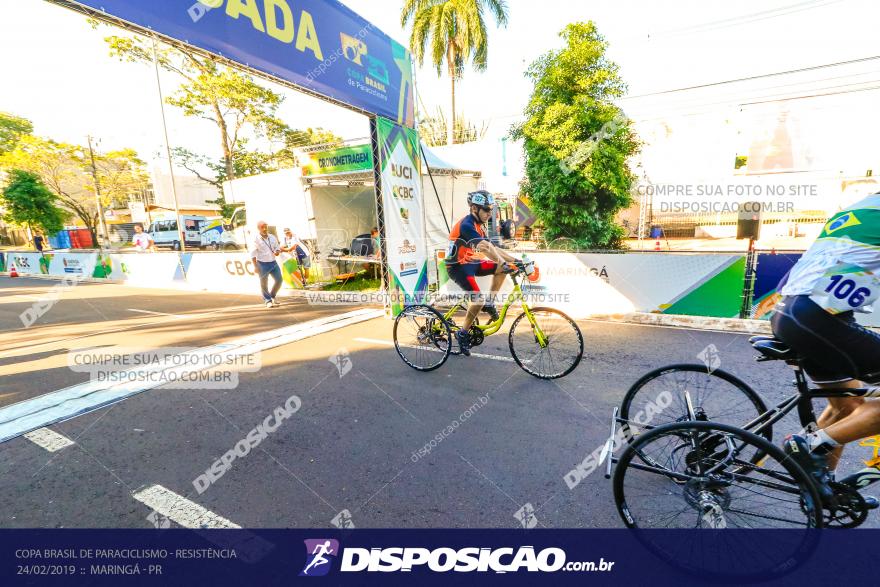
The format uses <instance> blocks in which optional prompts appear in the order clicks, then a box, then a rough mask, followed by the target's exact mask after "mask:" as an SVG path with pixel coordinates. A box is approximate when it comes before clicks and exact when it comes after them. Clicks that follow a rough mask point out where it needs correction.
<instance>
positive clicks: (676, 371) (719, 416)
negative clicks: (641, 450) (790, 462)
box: [620, 364, 773, 458]
mask: <svg viewBox="0 0 880 587" xmlns="http://www.w3.org/2000/svg"><path fill="white" fill-rule="evenodd" d="M685 392H688V395H689V396H690V400H691V403H692V405H693V409H694V412H695V415H696V418H697V420H703V421H712V422H719V423H721V424H729V425H731V426H744V425H745V424H747V423H748V422H750V421H752V420H754V419H755V418H757V417H758V416H759V415H761V414H763V413H765V412H766V411H767V405H766V404H765V403H764V400H762V399H761V396H759V395H758V394H757V392H755V390H753V389H752V388H751V387H749V386H748V384H746V383H745V382H744V381H742V380H741V379H739V378H738V377H736V376H735V375H732V374H730V373H728V372H727V371H723V370H721V369H715V370H710V369H709V368H708V367H706V365H699V364H683V365H669V366H667V367H661V368H659V369H655V370H653V371H651V372H649V373H647V374H645V375H644V376H643V377H642V378H641V379H639V380H638V381H636V382H635V383H634V384H633V386H632V387H630V388H629V391H627V392H626V395H625V396H624V398H623V403H622V404H621V406H620V418H621V419H622V420H628V421H630V422H634V423H635V424H634V425H633V424H630V425H629V426H624V427H623V431H622V432H623V434H624V438H626V440H627V441H632V440H633V438H634V437H635V436H636V435H637V434H638V433H639V430H638V428H639V424H642V425H646V426H652V427H653V426H660V425H663V424H669V423H672V422H684V421H686V420H688V419H689V418H690V415H689V413H688V407H687V401H686V398H685ZM760 436H763V437H764V438H766V439H767V440H768V441H772V440H773V430H772V428H771V427H770V426H767V427H766V428H765V429H764V430H762V431H761V434H760ZM759 458H760V456H759Z"/></svg>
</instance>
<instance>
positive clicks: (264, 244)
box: [250, 220, 281, 308]
mask: <svg viewBox="0 0 880 587" xmlns="http://www.w3.org/2000/svg"><path fill="white" fill-rule="evenodd" d="M280 253H281V245H280V243H279V242H278V239H277V238H276V237H275V235H274V234H269V226H268V225H267V224H266V222H265V221H264V220H260V221H259V222H257V234H256V236H254V240H253V242H252V243H251V250H250V254H251V258H252V260H253V262H254V268H255V269H256V270H257V273H258V275H259V276H260V289H261V290H262V293H263V299H264V300H265V301H266V307H267V308H277V307H278V306H280V305H281V304H279V303H278V302H277V301H275V296H276V295H278V290H279V289H281V267H279V266H278V261H276V260H275V257H277V256H278V255H279V254H280ZM270 275H271V276H272V279H273V280H274V283H273V284H272V291H271V292H270V291H269V276H270Z"/></svg>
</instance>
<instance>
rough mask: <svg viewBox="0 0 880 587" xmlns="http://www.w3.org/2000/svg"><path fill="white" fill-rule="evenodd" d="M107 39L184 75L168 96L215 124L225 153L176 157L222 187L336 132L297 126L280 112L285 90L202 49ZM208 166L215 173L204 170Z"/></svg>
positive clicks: (289, 161) (289, 159)
mask: <svg viewBox="0 0 880 587" xmlns="http://www.w3.org/2000/svg"><path fill="white" fill-rule="evenodd" d="M104 40H105V41H106V42H107V44H108V45H109V47H110V54H111V55H112V56H115V57H118V58H119V59H120V60H122V61H127V62H131V63H142V64H149V65H150V66H152V65H153V63H154V59H155V61H156V63H158V65H159V67H161V68H162V69H163V70H165V71H168V72H171V73H174V74H177V75H178V76H180V77H181V78H182V83H181V85H180V87H179V88H178V90H177V91H176V92H175V93H174V94H173V95H171V96H169V97H167V98H166V100H165V101H166V102H167V103H168V104H170V105H172V106H175V107H177V108H180V110H181V111H182V112H183V114H184V115H185V116H189V117H193V118H201V119H203V120H207V121H209V122H211V123H212V124H214V125H215V126H216V127H217V131H218V135H217V138H218V139H219V140H218V146H219V147H220V149H219V153H220V154H221V157H220V160H219V165H218V164H216V163H215V161H214V160H213V159H211V158H209V157H206V156H204V155H200V154H196V153H193V152H192V151H190V150H188V149H185V148H178V149H175V155H176V156H175V160H176V161H177V163H178V164H179V165H181V166H183V167H185V168H186V169H189V170H190V171H192V172H193V173H197V175H198V176H199V177H200V178H202V179H203V180H204V181H207V182H209V183H211V184H213V185H215V186H216V187H217V188H218V189H221V190H222V184H223V181H225V180H228V179H235V178H236V177H241V176H244V175H253V174H256V173H263V172H265V171H273V170H276V169H280V168H281V167H283V166H289V165H293V164H296V160H295V156H294V155H293V152H292V149H294V148H296V147H303V146H306V145H310V144H312V143H311V140H313V139H318V140H320V141H323V140H325V139H326V138H327V137H328V136H332V133H328V132H327V131H323V130H322V129H316V130H312V129H308V130H307V131H302V130H297V129H293V128H291V127H290V126H288V125H287V124H285V123H284V122H283V121H282V120H281V119H280V118H278V115H277V111H278V108H279V107H280V106H281V104H282V103H283V102H284V96H282V95H281V94H279V93H277V92H275V91H273V90H271V89H270V88H267V87H265V86H263V85H261V84H259V83H257V82H256V81H255V80H254V79H253V78H252V77H251V76H249V75H245V74H243V73H240V72H238V71H235V70H232V69H229V68H227V67H224V66H222V65H219V64H217V63H216V62H214V61H213V60H211V59H210V58H207V57H204V56H203V55H201V54H200V53H196V52H194V51H190V50H188V49H183V48H174V47H162V48H160V47H158V46H157V47H156V50H155V52H154V48H153V44H152V42H150V41H148V40H146V39H143V38H140V37H120V36H110V37H106V38H105V39H104ZM254 139H257V140H261V139H262V140H265V141H266V142H268V143H269V144H270V145H271V146H273V147H276V146H277V148H273V149H271V150H270V152H261V151H259V150H255V149H252V148H250V147H249V144H250V143H251V142H252V141H253V140H254ZM336 140H338V138H336ZM196 170H198V172H197V171H196ZM207 171H210V172H211V173H212V176H209V175H207V174H206V173H203V172H207Z"/></svg>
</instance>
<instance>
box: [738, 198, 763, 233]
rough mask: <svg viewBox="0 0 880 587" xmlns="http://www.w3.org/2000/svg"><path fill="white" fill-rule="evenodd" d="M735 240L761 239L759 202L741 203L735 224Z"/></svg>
mask: <svg viewBox="0 0 880 587" xmlns="http://www.w3.org/2000/svg"><path fill="white" fill-rule="evenodd" d="M736 238H747V239H754V240H758V239H760V238H761V202H743V203H742V204H740V207H739V218H738V219H737V222H736Z"/></svg>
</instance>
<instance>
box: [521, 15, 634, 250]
mask: <svg viewBox="0 0 880 587" xmlns="http://www.w3.org/2000/svg"><path fill="white" fill-rule="evenodd" d="M560 36H561V38H562V39H563V41H564V42H565V46H564V47H563V48H562V49H560V50H558V51H551V52H549V53H547V54H546V55H544V56H542V57H540V58H539V59H538V60H537V61H535V62H534V63H533V64H532V65H531V66H530V68H529V69H528V71H527V73H526V75H527V76H528V77H529V78H531V80H532V81H533V82H534V88H535V89H534V91H533V92H532V95H531V97H530V99H529V103H528V106H527V107H526V110H525V116H526V120H525V122H524V123H523V124H521V125H519V126H518V127H515V128H514V129H513V136H514V138H520V139H524V150H525V156H526V170H525V171H526V179H525V180H524V182H523V192H524V193H525V194H526V195H528V196H529V197H530V198H531V201H532V208H533V210H534V211H535V213H536V214H537V216H538V217H539V218H540V219H541V220H542V221H543V223H544V227H545V230H546V232H547V236H548V238H549V239H556V238H570V239H573V240H574V241H575V243H576V244H577V246H579V247H589V248H618V247H620V246H621V242H622V238H623V237H624V230H623V228H622V227H621V226H619V225H617V223H616V222H615V220H614V217H615V214H616V213H617V212H618V211H619V210H621V209H622V208H625V207H627V206H629V205H630V204H631V202H632V199H631V197H630V192H631V189H632V186H633V183H634V181H635V176H634V174H633V173H632V171H631V170H630V168H629V163H628V160H629V158H630V157H631V156H632V155H634V154H636V153H637V152H638V151H639V148H640V145H639V142H638V140H637V139H636V136H635V133H634V132H633V130H632V126H631V124H630V122H629V120H628V119H627V118H626V117H625V116H624V115H623V112H622V111H621V110H620V108H618V107H617V106H615V105H614V103H613V100H614V99H615V98H620V97H621V96H623V94H624V92H625V91H626V86H625V84H624V83H623V81H622V79H621V77H620V74H619V71H618V67H617V65H615V64H614V63H613V62H611V61H609V60H608V59H607V58H606V57H605V50H606V48H607V44H606V43H605V40H604V39H603V38H602V36H601V35H600V34H599V32H598V31H597V30H596V26H595V25H594V24H593V23H592V22H587V23H574V24H570V25H568V26H567V27H565V29H564V30H563V31H562V33H561V34H560Z"/></svg>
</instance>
